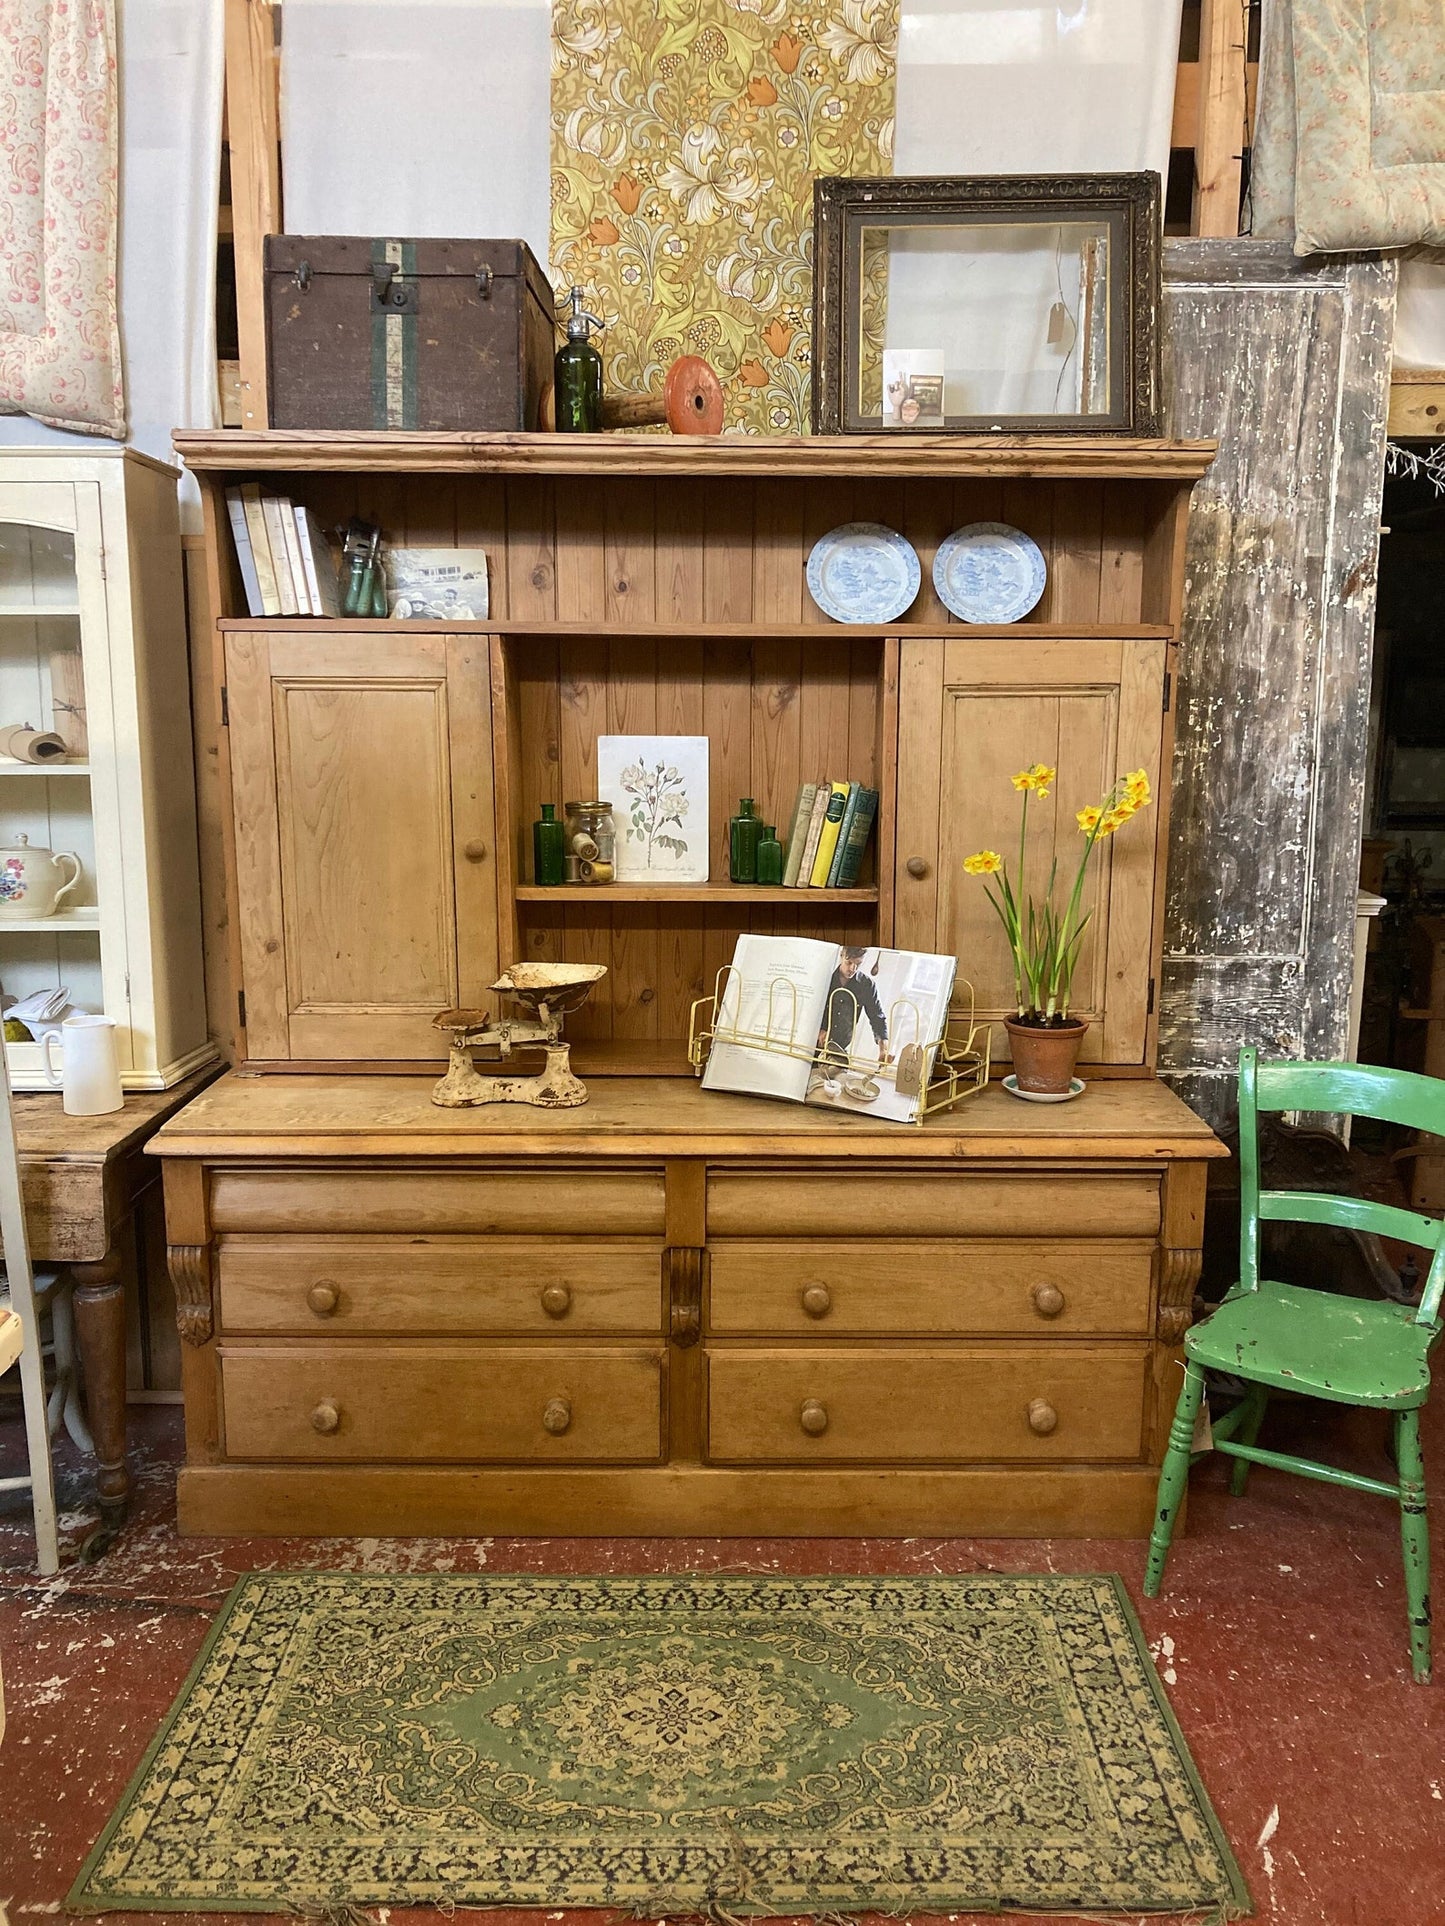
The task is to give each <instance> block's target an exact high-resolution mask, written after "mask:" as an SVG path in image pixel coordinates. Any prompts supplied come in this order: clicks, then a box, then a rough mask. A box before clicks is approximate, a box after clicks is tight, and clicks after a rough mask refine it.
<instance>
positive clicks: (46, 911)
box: [0, 835, 80, 919]
mask: <svg viewBox="0 0 1445 1926" xmlns="http://www.w3.org/2000/svg"><path fill="white" fill-rule="evenodd" d="M64 863H69V864H70V865H71V872H70V875H69V876H66V877H65V881H64V882H62V881H61V880H60V879H61V877H62V876H64V875H65V872H64V870H63V868H62V867H61V865H62V864H64ZM79 881H80V858H79V857H78V856H75V855H72V854H71V852H70V851H69V850H67V849H62V850H56V851H51V850H48V849H32V848H31V847H30V838H29V837H28V836H25V835H18V836H17V837H16V838H15V841H14V843H13V844H12V845H11V847H10V848H9V849H0V919H3V918H16V917H21V916H54V914H55V912H56V911H57V910H58V909H59V908H60V905H61V903H62V901H63V900H64V899H65V898H66V897H67V896H68V895H69V894H70V892H71V891H72V890H73V889H74V888H75V886H76V884H77V883H78V882H79Z"/></svg>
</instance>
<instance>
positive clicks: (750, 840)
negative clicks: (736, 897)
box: [728, 796, 763, 883]
mask: <svg viewBox="0 0 1445 1926" xmlns="http://www.w3.org/2000/svg"><path fill="white" fill-rule="evenodd" d="M762 839H763V824H762V823H761V822H760V821H759V820H758V811H757V805H756V804H755V803H754V801H753V799H752V797H751V796H744V797H743V798H742V800H741V801H740V802H739V804H738V813H737V815H736V816H733V817H731V818H730V819H729V821H728V874H729V875H730V876H731V878H732V880H733V882H735V883H755V882H756V881H757V880H758V844H759V843H760V842H761V841H762Z"/></svg>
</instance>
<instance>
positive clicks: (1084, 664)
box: [894, 634, 1166, 1066]
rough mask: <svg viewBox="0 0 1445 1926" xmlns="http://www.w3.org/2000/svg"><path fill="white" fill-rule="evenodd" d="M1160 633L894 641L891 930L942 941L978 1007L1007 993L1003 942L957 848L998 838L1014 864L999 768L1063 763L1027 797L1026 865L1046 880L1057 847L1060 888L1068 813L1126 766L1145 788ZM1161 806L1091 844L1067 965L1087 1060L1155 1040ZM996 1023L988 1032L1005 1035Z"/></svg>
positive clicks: (1070, 856) (983, 1009) (1008, 793)
mask: <svg viewBox="0 0 1445 1926" xmlns="http://www.w3.org/2000/svg"><path fill="white" fill-rule="evenodd" d="M1165 650H1166V643H1165V641H1164V639H1163V638H1162V637H1160V638H1158V639H1155V640H1143V639H1137V638H1136V639H1132V640H1128V641H1124V640H1111V639H1107V638H1103V637H1100V636H1098V635H1097V634H1096V635H1093V636H1089V637H1080V638H1070V637H1062V638H1058V637H1050V638H1048V639H1043V638H1040V639H1038V640H1033V639H1029V640H1028V641H1023V640H1019V639H1010V640H1007V641H1000V640H995V641H987V640H983V639H978V640H974V639H971V638H969V637H968V636H966V635H965V636H964V637H963V638H962V639H957V640H955V639H953V638H951V637H950V638H947V639H943V638H938V637H930V638H928V639H926V640H923V641H913V640H908V639H906V640H905V641H904V642H903V644H902V653H901V659H900V679H899V718H900V727H899V759H898V760H899V775H898V832H897V875H896V879H895V926H894V927H895V941H896V943H897V944H898V946H899V947H900V948H902V949H922V950H943V951H952V952H953V953H954V954H955V955H956V956H957V957H958V967H959V972H960V975H961V976H963V977H965V978H967V979H968V980H969V981H970V982H971V983H972V985H973V988H974V992H975V995H976V997H977V999H978V1012H979V1015H980V1016H981V1017H983V1018H985V1019H986V1020H988V1021H990V1022H995V1023H996V1022H998V1021H999V1019H1001V1018H1002V1017H1004V1016H1006V1015H1008V1014H1009V1013H1010V1011H1011V1010H1012V1009H1013V1008H1015V1007H1016V1005H1015V1003H1014V1001H1013V970H1012V966H1011V964H1010V961H1009V949H1008V944H1007V943H1006V941H1005V939H1004V934H1003V929H1002V926H1001V925H1000V923H999V920H998V917H997V916H996V914H995V913H994V911H993V909H992V907H991V906H990V904H989V902H988V899H987V897H986V896H985V894H984V888H983V884H982V882H981V880H980V879H979V878H977V877H973V876H966V875H965V874H964V871H963V859H964V857H965V856H968V855H969V854H971V853H972V852H973V851H974V850H977V849H984V848H988V849H995V850H998V851H999V852H1000V853H1003V854H1006V855H1007V856H1008V857H1009V860H1010V863H1011V865H1013V866H1015V867H1016V864H1017V852H1018V838H1019V807H1018V805H1019V797H1018V795H1017V793H1016V791H1015V790H1014V788H1013V786H1012V783H1011V782H1010V778H1011V777H1012V776H1013V774H1014V773H1015V771H1017V770H1020V769H1025V768H1027V767H1029V765H1030V764H1032V763H1035V762H1044V763H1048V764H1050V765H1052V766H1054V767H1056V768H1057V769H1058V772H1059V774H1058V780H1057V782H1056V784H1055V786H1054V788H1053V790H1052V791H1051V792H1050V795H1049V797H1048V800H1047V801H1046V802H1045V803H1043V804H1042V805H1040V804H1038V803H1033V804H1031V806H1030V811H1029V835H1028V845H1027V849H1026V851H1025V867H1026V873H1027V880H1028V883H1029V885H1030V886H1031V887H1032V888H1034V890H1035V891H1036V892H1039V893H1042V890H1043V887H1044V885H1045V883H1046V881H1047V878H1048V874H1049V868H1050V865H1051V864H1052V863H1053V862H1054V860H1055V859H1056V858H1057V861H1058V866H1059V876H1060V878H1061V879H1064V880H1063V881H1061V884H1060V891H1061V892H1063V891H1066V890H1067V889H1068V888H1069V887H1070V886H1071V884H1072V881H1073V876H1074V870H1075V867H1076V865H1077V862H1078V857H1079V852H1080V849H1081V847H1082V841H1083V839H1082V836H1081V835H1080V832H1079V828H1078V825H1077V823H1076V822H1075V813H1076V811H1078V810H1079V809H1082V808H1083V807H1084V806H1085V805H1086V804H1089V803H1095V802H1097V801H1098V800H1099V797H1100V796H1101V795H1102V794H1103V793H1104V792H1105V791H1106V790H1107V789H1108V788H1109V787H1110V785H1111V784H1112V783H1113V782H1114V780H1115V777H1116V776H1118V775H1119V774H1121V773H1122V772H1123V771H1125V770H1130V769H1139V768H1142V769H1144V770H1146V771H1147V772H1148V775H1149V780H1150V783H1151V785H1152V786H1153V787H1154V789H1155V790H1156V792H1157V790H1158V786H1159V761H1160V753H1161V744H1162V739H1163V733H1164V706H1163V705H1164V689H1165V680H1164V669H1165ZM1158 823H1159V812H1158V810H1157V808H1156V809H1153V810H1149V811H1146V812H1145V813H1144V814H1143V815H1142V816H1140V817H1138V818H1136V820H1135V821H1134V822H1132V823H1130V824H1129V825H1128V826H1127V828H1126V829H1125V830H1124V831H1122V832H1121V833H1120V834H1119V835H1118V836H1117V837H1115V838H1112V839H1110V840H1109V841H1107V842H1104V843H1101V844H1100V845H1099V846H1098V850H1097V853H1096V855H1095V858H1094V861H1093V862H1092V864H1091V865H1090V871H1089V876H1088V880H1087V883H1086V887H1085V895H1084V906H1085V908H1086V909H1087V910H1088V912H1089V914H1090V916H1091V919H1092V920H1091V922H1090V926H1089V930H1088V933H1087V935H1086V937H1085V940H1084V947H1083V950H1082V952H1081V954H1080V958H1079V963H1078V967H1077V969H1076V971H1075V974H1074V1005H1073V1007H1074V1010H1075V1012H1076V1014H1078V1015H1079V1016H1087V1017H1088V1019H1089V1023H1090V1028H1089V1033H1088V1035H1087V1036H1086V1037H1085V1039H1084V1047H1083V1051H1082V1053H1081V1054H1082V1058H1083V1060H1084V1061H1085V1062H1089V1063H1099V1064H1118V1065H1130V1066H1140V1065H1143V1064H1144V1063H1146V1062H1147V1061H1148V1059H1149V1054H1150V1049H1149V1046H1150V1031H1151V1024H1150V1011H1151V979H1150V963H1149V959H1150V957H1151V955H1152V954H1153V953H1154V930H1155V924H1156V915H1157V907H1158V903H1157V889H1156V872H1157V864H1156V838H1157V834H1158ZM1004 1041H1005V1039H1004V1033H1003V1032H1002V1031H998V1032H997V1033H996V1035H995V1046H996V1047H999V1046H1001V1045H1002V1044H1003V1043H1004Z"/></svg>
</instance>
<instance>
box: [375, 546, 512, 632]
mask: <svg viewBox="0 0 1445 1926" xmlns="http://www.w3.org/2000/svg"><path fill="white" fill-rule="evenodd" d="M382 560H383V564H384V566H385V569H386V606H387V612H388V614H390V615H391V616H393V617H394V618H395V619H396V620H397V621H399V622H408V621H410V622H485V621H486V619H487V616H488V614H489V612H490V604H489V598H488V593H487V551H486V550H485V549H484V548H388V549H384V550H383V551H382Z"/></svg>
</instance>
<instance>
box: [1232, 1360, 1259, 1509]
mask: <svg viewBox="0 0 1445 1926" xmlns="http://www.w3.org/2000/svg"><path fill="white" fill-rule="evenodd" d="M1245 1403H1246V1404H1247V1405H1248V1407H1249V1409H1248V1410H1247V1411H1246V1412H1245V1414H1244V1421H1243V1423H1242V1424H1241V1425H1240V1427H1239V1429H1238V1431H1236V1432H1235V1434H1234V1438H1235V1443H1236V1444H1243V1445H1252V1444H1253V1443H1255V1441H1256V1440H1257V1439H1258V1437H1259V1427H1260V1425H1261V1424H1263V1422H1264V1413H1265V1407H1266V1406H1267V1405H1268V1403H1269V1393H1268V1391H1266V1390H1265V1388H1264V1386H1263V1385H1262V1384H1256V1385H1254V1386H1253V1387H1252V1388H1251V1389H1250V1390H1249V1391H1248V1392H1247V1393H1246V1395H1245ZM1248 1478H1249V1460H1248V1458H1236V1459H1235V1461H1234V1464H1233V1467H1232V1468H1231V1470H1230V1473H1229V1489H1230V1491H1231V1492H1232V1493H1233V1494H1234V1496H1235V1497H1236V1498H1242V1497H1243V1496H1244V1487H1245V1484H1246V1482H1247V1480H1248Z"/></svg>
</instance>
